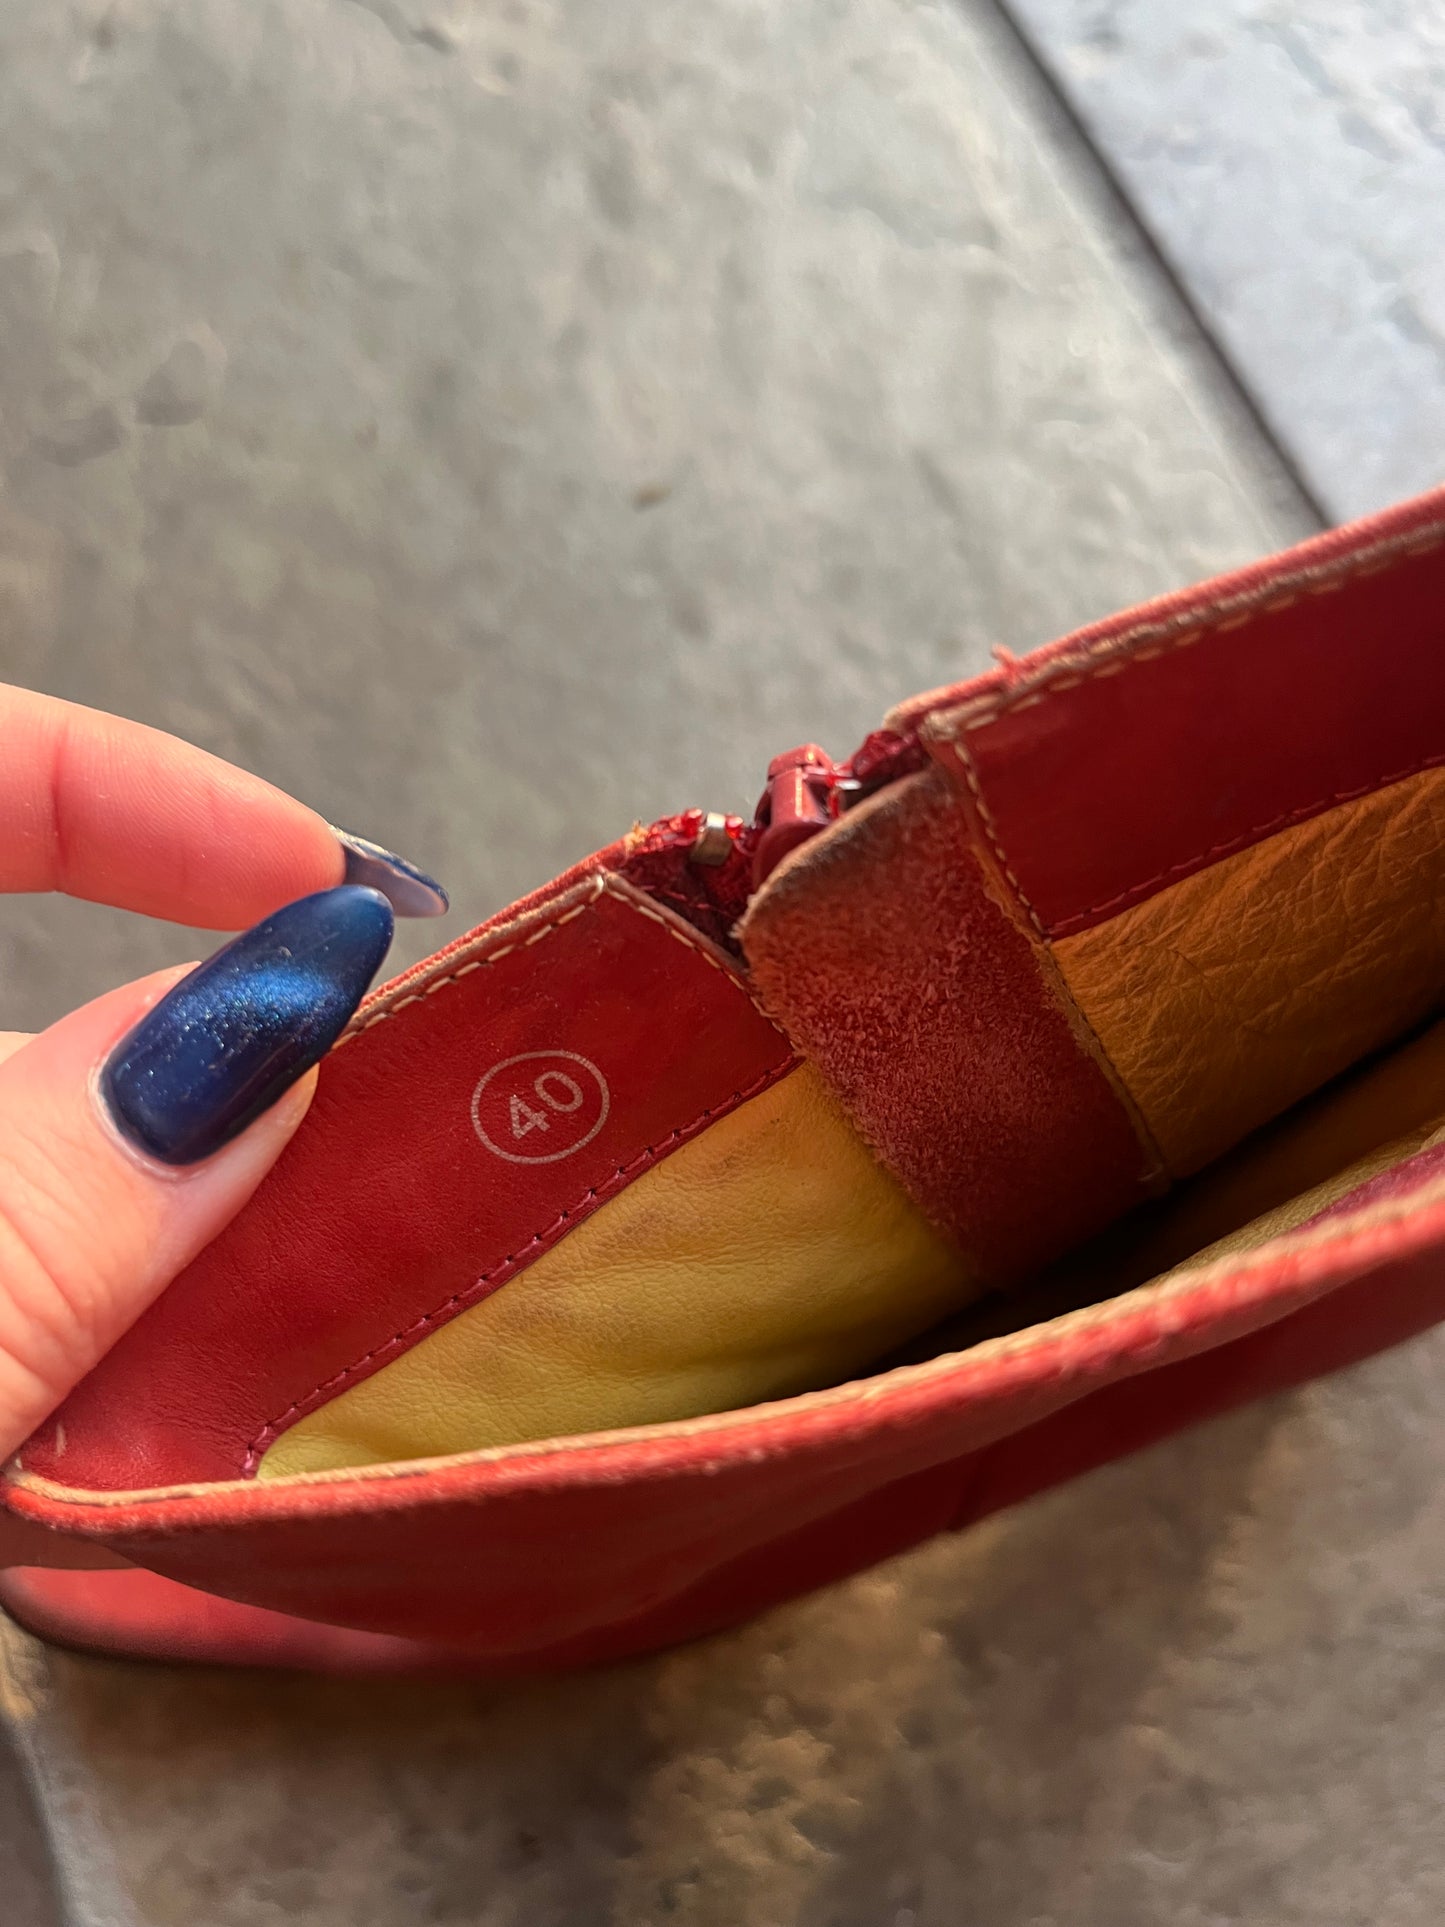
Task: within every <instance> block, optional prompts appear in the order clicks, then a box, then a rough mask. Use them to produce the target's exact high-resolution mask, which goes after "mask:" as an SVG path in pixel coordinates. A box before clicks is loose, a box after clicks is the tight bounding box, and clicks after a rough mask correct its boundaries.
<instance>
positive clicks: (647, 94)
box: [0, 0, 1288, 1022]
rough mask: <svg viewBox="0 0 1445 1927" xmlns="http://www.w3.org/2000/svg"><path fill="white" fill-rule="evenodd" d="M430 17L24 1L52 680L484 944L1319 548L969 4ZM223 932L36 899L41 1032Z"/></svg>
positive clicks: (22, 80)
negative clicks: (576, 862) (1054, 149)
mask: <svg viewBox="0 0 1445 1927" xmlns="http://www.w3.org/2000/svg"><path fill="white" fill-rule="evenodd" d="M407 4H408V5H411V6H412V9H413V10H412V12H407V11H406V9H405V7H404V6H403V5H402V4H401V0H397V4H395V5H392V4H391V3H390V0H388V4H386V5H382V6H378V7H363V6H360V5H357V4H355V0H256V3H255V4H253V5H248V6H246V7H245V8H242V9H237V8H236V7H235V6H234V5H233V4H232V0H183V3H181V0H177V3H176V4H161V0H123V4H111V0H76V4H74V5H68V6H65V7H54V6H52V5H50V4H48V0H9V4H7V5H6V6H5V7H4V8H0V344H3V353H0V462H3V472H4V477H5V487H4V491H3V493H0V557H3V568H0V636H3V644H0V648H3V663H4V667H5V671H6V673H8V674H9V675H10V676H11V677H12V679H14V680H17V681H21V682H28V683H32V684H35V685H37V686H40V687H43V688H47V689H50V690H53V691H55V692H56V693H58V694H62V695H66V696H71V697H78V698H80V699H82V700H84V701H86V702H90V703H94V704H98V705H100V706H102V707H109V708H115V709H120V710H122V711H125V712H126V713H129V714H134V715H138V716H140V717H142V718H143V719H144V720H146V721H148V722H154V723H157V724H160V725H162V726H164V727H167V728H171V729H175V730H178V731H179V732H181V733H182V734H184V735H188V736H191V737H193V738H195V739H196V740H198V741H201V742H203V743H205V744H206V746H207V747H209V748H212V749H215V750H217V751H219V752H221V753H223V754H225V755H229V756H231V757H233V758H235V759H237V760H239V761H241V762H244V763H246V764H247V765H249V766H250V767H252V768H255V769H259V770H260V771H262V773H264V774H265V775H267V776H270V777H272V778H274V779H275V780H276V781H278V782H280V783H282V784H284V785H285V786H286V787H288V788H290V789H292V790H295V791H297V792H298V793H300V794H301V795H303V796H304V797H306V799H307V800H308V801H311V802H314V803H315V804H317V805H318V806H319V807H320V808H321V809H323V810H324V811H325V813H326V814H327V815H328V816H329V817H330V818H331V819H332V820H334V821H339V822H342V823H344V824H346V825H347V826H348V827H349V828H354V829H358V830H360V831H361V832H362V833H363V834H366V835H368V836H373V837H376V838H378V839H379V840H381V841H383V842H390V843H393V844H394V845H395V846H396V847H398V848H401V849H403V850H405V851H406V852H407V853H408V854H411V855H413V856H414V857H415V858H416V859H417V860H418V861H420V862H422V863H423V864H425V865H426V866H427V867H429V868H432V869H434V870H435V871H436V872H437V874H439V875H441V876H442V877H444V878H445V880H446V881H447V882H448V884H449V885H450V886H451V888H452V891H453V895H454V899H455V902H456V905H457V915H456V917H455V918H454V919H453V923H452V926H451V927H452V928H462V927H465V923H464V922H463V920H465V922H470V921H474V920H475V919H476V918H477V917H478V916H480V915H482V914H484V913H486V912H489V911H491V910H492V909H495V908H497V907H498V906H499V905H501V904H502V903H505V902H506V901H507V900H508V899H509V898H510V897H512V896H514V895H515V894H517V893H518V891H520V890H521V889H523V888H525V887H527V886H529V885H531V884H533V883H535V882H537V881H539V880H541V879H542V878H544V877H545V876H547V875H548V874H551V873H553V872H555V871H556V870H557V869H560V868H561V867H563V866H564V865H565V864H566V863H567V862H569V861H570V860H572V858H574V857H575V856H576V855H578V854H579V853H581V852H582V851H584V850H587V849H590V848H593V847H595V846H596V845H597V844H598V843H601V842H604V841H607V840H608V839H609V838H610V837H611V836H612V835H614V834H616V833H617V832H618V831H619V830H620V829H622V828H625V826H626V825H627V824H628V823H629V822H630V821H631V820H632V818H633V816H634V815H638V816H643V817H650V816H653V815H658V814H662V813H663V812H665V811H668V810H671V809H675V808H680V807H685V806H686V805H688V804H690V803H692V802H694V801H699V802H702V803H705V804H707V805H709V806H712V807H718V808H726V807H732V806H737V805H746V806H748V807H750V806H751V803H752V800H753V798H754V797H755V796H756V793H757V789H758V787H759V783H760V779H761V773H762V771H763V769H764V767H765V765H766V762H767V759H768V756H769V755H770V754H771V753H773V751H774V750H775V749H776V748H777V747H779V746H782V747H787V746H788V745H789V744H790V743H793V742H798V741H807V740H809V739H817V740H821V741H824V742H826V743H829V744H833V745H836V746H837V747H838V748H839V749H840V750H842V749H847V748H849V747H851V746H852V744H853V743H854V742H855V741H856V740H857V739H858V738H859V737H860V736H861V735H862V734H863V733H865V732H866V731H867V730H868V729H869V728H870V727H872V726H873V724H874V722H875V721H876V719H877V718H878V716H879V714H880V713H881V711H882V710H883V709H884V708H885V707H886V706H887V704H888V703H890V702H891V701H892V700H893V699H894V698H895V697H897V696H898V695H899V694H900V693H901V692H907V691H911V690H914V689H917V688H925V687H928V686H930V685H932V684H934V683H937V682H939V681H943V680H946V679H948V678H950V677H952V676H953V675H955V674H957V673H959V672H960V671H962V670H967V669H971V668H973V667H975V666H976V665H977V664H978V663H979V662H981V661H982V660H984V659H985V658H986V652H987V649H988V647H989V645H990V644H992V643H994V642H1007V643H1008V644H1009V645H1010V646H1012V647H1014V648H1021V647H1026V646H1028V645H1029V644H1032V643H1034V642H1038V641H1042V640H1044V639H1046V638H1047V637H1048V636H1049V635H1050V634H1051V633H1053V632H1055V631H1057V630H1059V629H1060V628H1061V627H1064V626H1067V625H1069V624H1072V623H1073V622H1075V621H1077V620H1079V619H1082V618H1085V617H1088V616H1091V615H1096V614H1101V613H1104V612H1105V611H1107V610H1108V609H1109V608H1111V607H1113V606H1115V605H1116V604H1118V603H1119V602H1120V601H1124V600H1129V599H1132V598H1134V597H1136V596H1138V595H1140V594H1143V593H1146V592H1148V591H1151V590H1153V589H1156V588H1158V587H1161V586H1164V585H1166V584H1169V583H1172V582H1174V581H1176V580H1177V579H1179V578H1181V577H1189V576H1191V575H1195V574H1198V573H1200V572H1201V571H1203V570H1206V569H1208V568H1211V567H1214V566H1216V565H1217V564H1219V563H1220V562H1223V561H1229V560H1235V559H1238V558H1240V557H1242V556H1245V555H1248V554H1250V553H1252V552H1254V551H1257V550H1258V549H1259V548H1261V547H1267V546H1269V545H1270V544H1271V542H1272V540H1273V539H1274V537H1275V535H1276V533H1277V531H1278V528H1279V526H1280V525H1281V522H1282V520H1286V519H1288V512H1287V511H1283V510H1280V509H1278V508H1276V507H1274V506H1273V498H1272V497H1268V496H1267V495H1266V494H1265V493H1264V492H1262V491H1261V490H1260V489H1257V488H1254V487H1252V486H1251V485H1250V482H1249V480H1247V479H1246V478H1247V476H1249V475H1250V473H1251V470H1252V469H1253V468H1254V467H1257V464H1251V463H1250V462H1248V461H1244V460H1242V459H1241V455H1240V451H1239V449H1238V448H1237V447H1236V446H1234V445H1233V444H1232V443H1231V442H1230V441H1228V440H1227V439H1226V437H1225V435H1224V433H1223V431H1222V430H1221V427H1220V418H1219V417H1218V416H1217V414H1216V413H1215V412H1214V411H1212V410H1211V408H1210V407H1209V406H1208V405H1207V402H1206V400H1205V399H1204V398H1203V396H1202V395H1201V392H1200V385H1199V381H1198V380H1197V379H1192V378H1191V367H1190V355H1189V353H1188V350H1187V348H1184V347H1181V346H1176V345H1175V343H1173V342H1172V341H1171V340H1169V339H1167V338H1165V337H1164V334H1163V331H1162V330H1155V329H1153V328H1151V326H1150V323H1149V318H1148V307H1149V300H1150V297H1149V294H1148V291H1147V288H1146V285H1145V284H1144V283H1142V282H1136V284H1135V288H1136V292H1135V297H1134V298H1133V299H1131V298H1130V296H1129V294H1128V293H1127V292H1126V290H1125V289H1124V287H1123V286H1121V273H1120V270H1119V267H1118V265H1117V264H1116V262H1115V261H1114V260H1113V259H1112V258H1111V250H1110V243H1109V241H1108V239H1107V238H1106V237H1105V236H1104V234H1103V233H1102V231H1101V230H1100V229H1099V227H1098V226H1097V224H1095V223H1093V222H1091V220H1090V219H1089V218H1088V217H1087V213H1086V211H1085V210H1084V209H1083V208H1082V207H1081V206H1080V197H1079V195H1078V194H1077V193H1075V192H1073V191H1071V190H1070V189H1069V188H1068V187H1067V186H1066V185H1065V184H1064V182H1063V180H1062V179H1061V169H1060V167H1059V164H1058V163H1057V161H1053V160H1050V159H1049V158H1047V157H1044V156H1041V155H1039V154H1037V153H1036V152H1035V129H1034V124H1033V120H1032V117H1031V116H1030V114H1028V113H1021V112H1020V111H1019V110H1018V108H1017V106H1016V105H1015V103H1014V99H1013V96H1012V94H1011V93H1010V91H1009V90H1008V89H1007V87H1005V88H1004V89H1003V90H1002V91H1000V83H999V81H998V80H997V79H996V77H995V73H994V68H995V65H996V62H995V61H994V59H993V58H992V56H987V57H986V56H984V55H983V54H982V53H981V51H980V43H979V33H980V26H979V24H978V23H976V22H975V23H973V24H971V23H970V21H969V19H968V18H967V17H966V16H964V15H962V14H960V13H958V12H957V11H956V10H954V9H953V8H952V7H951V6H949V5H948V4H946V0H931V3H930V4H924V5H909V4H906V3H905V0H846V4H843V3H840V0H803V4H800V5H798V6H796V7H793V8H791V9H790V10H789V12H788V14H787V16H786V24H784V22H783V20H782V19H781V18H780V17H779V16H778V15H777V13H776V10H775V9H774V8H773V7H772V6H770V5H767V4H764V0H710V3H709V4H704V5H698V6H692V7H688V8H686V9H682V8H678V7H675V6H670V5H666V4H663V0H646V3H645V4H644V3H643V0H627V4H619V5H613V6H609V7H589V6H587V5H584V4H583V3H582V0H574V3H573V4H566V5H564V4H561V3H560V0H519V3H516V4H511V5H508V6H501V5H498V6H490V5H488V6H480V5H476V6H472V5H457V6H454V7H452V8H451V9H450V11H443V10H442V9H441V8H440V5H439V4H437V5H434V6H433V7H432V10H431V11H427V8H426V4H425V0H407ZM413 16H414V17H413ZM408 23H410V24H408ZM182 416H185V417H187V419H184V420H182V419H180V417H182ZM435 936H436V932H435V930H431V931H425V932H417V931H411V932H409V933H407V939H406V941H407V942H408V943H409V944H410V946H411V948H410V950H408V951H405V952H403V953H401V955H400V960H402V961H405V960H407V959H408V958H409V957H410V956H411V955H414V954H415V953H416V951H417V949H418V947H419V946H420V945H421V944H423V943H425V944H427V945H429V944H430V943H431V942H432V941H434V939H435ZM196 943H197V940H195V939H189V940H183V939H181V938H178V937H176V936H175V935H174V934H172V933H157V932H154V931H151V932H146V931H144V930H143V929H142V928H141V927H140V926H138V925H135V924H131V925H123V924H121V923H120V922H118V921H117V920H115V919H107V918H97V917H95V916H93V915H91V914H90V913H88V912H82V911H76V910H73V909H70V908H69V907H67V906H63V905H61V906H56V905H53V904H46V905H40V906H34V907H31V908H28V909H22V910H15V909H13V908H12V909H11V910H10V911H9V912H8V913H7V914H6V916H5V918H4V923H3V939H0V944H3V947H0V969H3V974H4V978H5V980H6V982H7V983H8V984H9V985H10V987H11V988H10V993H9V994H10V999H11V1014H12V1018H13V1019H14V1020H15V1021H18V1022H26V1021H29V1022H38V1021H40V1020H42V1019H44V1018H45V1017H47V1016H49V1015H54V1014H55V1012H56V1010H57V1009H58V1008H63V1007H64V1006H65V1005H67V1004H69V1003H73V1002H74V1001H76V1000H77V999H78V998H79V997H81V996H83V995H86V994H89V993H92V992H94V991H96V990H98V989H99V988H100V987H101V986H102V985H104V984H108V983H112V982H115V981H117V980H118V979H119V978H121V977H123V976H125V975H135V974H138V973H139V972H140V971H141V970H142V969H143V968H147V967H152V966H154V965H155V964H157V963H159V962H164V961H171V960H174V959H175V958H177V957H178V956H180V957H185V956H192V955H195V954H197V948H196Z"/></svg>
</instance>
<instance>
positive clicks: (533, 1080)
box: [472, 1050, 612, 1164]
mask: <svg viewBox="0 0 1445 1927" xmlns="http://www.w3.org/2000/svg"><path fill="white" fill-rule="evenodd" d="M611 1104H612V1093H611V1092H610V1091H609V1090H608V1088H607V1079H606V1078H605V1077H604V1076H603V1075H602V1073H601V1071H600V1070H598V1068H597V1066H596V1065H595V1064H594V1063H593V1062H592V1060H591V1058H590V1057H582V1056H580V1055H579V1054H578V1053H577V1052H576V1051H574V1050H528V1051H523V1052H522V1053H521V1054H520V1056H517V1057H506V1058H503V1060H502V1062H501V1063H500V1064H493V1066H492V1068H491V1069H490V1070H489V1071H488V1072H487V1074H486V1076H485V1077H484V1078H482V1080H481V1082H480V1083H479V1084H478V1085H477V1088H476V1089H475V1090H474V1091H473V1092H472V1123H473V1124H474V1125H475V1126H476V1132H477V1136H478V1137H479V1138H480V1139H481V1140H482V1143H483V1144H485V1145H486V1147H487V1149H488V1150H489V1151H490V1152H491V1153H492V1154H493V1156H494V1157H499V1158H504V1159H505V1160H506V1162H507V1163H508V1164H559V1163H560V1162H561V1161H562V1159H563V1158H570V1157H571V1156H572V1155H573V1154H574V1152H577V1151H580V1150H581V1149H582V1147H583V1145H584V1144H590V1143H591V1142H592V1140H593V1138H595V1137H596V1135H597V1133H598V1132H599V1131H600V1130H601V1129H602V1126H603V1125H604V1124H605V1123H606V1122H607V1113H608V1110H609V1109H610V1107H611Z"/></svg>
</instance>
